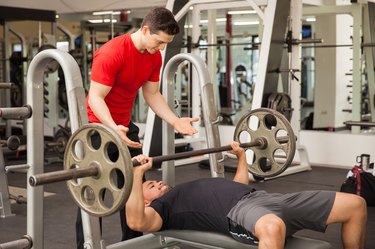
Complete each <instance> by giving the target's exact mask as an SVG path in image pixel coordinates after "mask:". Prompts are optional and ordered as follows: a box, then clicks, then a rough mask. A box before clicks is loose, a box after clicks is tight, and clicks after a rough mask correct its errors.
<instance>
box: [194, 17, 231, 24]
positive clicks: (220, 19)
mask: <svg viewBox="0 0 375 249" xmlns="http://www.w3.org/2000/svg"><path fill="white" fill-rule="evenodd" d="M225 21H227V19H226V18H216V22H225ZM200 23H201V24H204V23H208V20H200Z"/></svg>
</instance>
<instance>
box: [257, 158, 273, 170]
mask: <svg viewBox="0 0 375 249" xmlns="http://www.w3.org/2000/svg"><path fill="white" fill-rule="evenodd" d="M258 163H259V168H260V169H261V170H262V171H263V172H267V171H270V170H271V169H272V165H271V163H270V161H269V160H268V158H266V157H261V158H259V160H258Z"/></svg>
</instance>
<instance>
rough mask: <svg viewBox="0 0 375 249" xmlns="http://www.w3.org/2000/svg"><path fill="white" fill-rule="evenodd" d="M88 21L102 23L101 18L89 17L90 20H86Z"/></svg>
mask: <svg viewBox="0 0 375 249" xmlns="http://www.w3.org/2000/svg"><path fill="white" fill-rule="evenodd" d="M88 21H89V22H90V23H102V22H103V20H102V19H91V20H88Z"/></svg>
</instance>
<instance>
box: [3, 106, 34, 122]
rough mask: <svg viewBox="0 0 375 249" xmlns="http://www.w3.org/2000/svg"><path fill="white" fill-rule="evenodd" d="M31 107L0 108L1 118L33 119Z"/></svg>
mask: <svg viewBox="0 0 375 249" xmlns="http://www.w3.org/2000/svg"><path fill="white" fill-rule="evenodd" d="M31 114H32V109H31V106H29V105H26V106H23V107H4V108H0V118H4V119H17V120H23V119H28V118H30V117H31Z"/></svg>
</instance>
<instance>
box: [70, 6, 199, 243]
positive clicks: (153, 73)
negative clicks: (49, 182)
mask: <svg viewBox="0 0 375 249" xmlns="http://www.w3.org/2000/svg"><path fill="white" fill-rule="evenodd" d="M178 32H179V26H178V24H177V22H176V20H175V19H174V16H173V14H172V13H171V12H170V11H169V10H168V9H166V8H154V9H152V10H151V11H149V12H148V14H146V16H145V17H144V19H143V22H142V24H141V28H140V29H139V30H137V31H136V32H135V33H132V34H125V35H121V36H118V37H116V38H113V39H112V40H110V41H108V42H107V43H106V44H104V45H103V46H102V47H101V48H99V49H98V50H97V51H96V52H95V55H94V59H93V64H92V70H91V84H90V90H89V93H88V96H87V99H86V104H87V112H88V117H89V122H93V123H102V124H104V125H107V126H108V127H110V128H112V129H114V130H115V131H116V132H117V133H118V134H119V135H120V137H121V138H122V139H123V140H124V141H125V142H126V144H127V145H128V147H129V151H130V154H131V156H132V157H134V156H136V155H138V154H141V153H142V144H141V143H140V139H139V136H138V132H139V129H138V127H137V126H136V125H135V124H133V123H132V122H131V120H130V118H131V111H132V107H133V103H134V99H135V97H136V95H137V93H138V90H139V88H141V87H142V92H143V96H144V98H145V100H146V102H147V104H148V105H149V106H150V107H151V109H152V110H153V111H154V112H155V113H156V114H157V115H158V116H159V117H160V118H161V119H163V120H164V121H166V122H167V123H169V124H170V125H172V126H173V127H174V129H175V130H176V131H178V132H180V133H182V134H185V135H193V134H195V133H197V131H196V130H195V129H194V128H193V127H192V125H191V123H192V122H196V121H198V119H197V118H178V117H177V116H176V115H175V114H174V112H173V111H172V110H171V109H170V108H169V106H168V104H167V102H166V101H165V99H164V98H163V96H162V95H161V93H160V91H159V80H160V79H159V77H160V69H161V66H162V56H161V53H160V50H163V49H164V48H165V47H166V45H167V44H168V43H170V42H171V41H172V40H173V38H174V36H175V35H176V34H177V33H178ZM117 153H118V152H117V151H116V150H113V151H110V152H109V154H111V155H110V156H113V157H114V158H116V154H117ZM123 181H124V179H121V178H120V177H119V179H118V184H119V186H121V185H123ZM120 217H121V228H122V240H126V239H130V238H134V237H137V236H140V235H142V233H138V232H134V231H132V230H130V229H129V228H128V226H127V225H126V220H125V217H126V216H125V209H122V210H121V211H120ZM76 229H77V246H78V247H77V248H79V249H80V248H83V242H84V238H83V229H82V221H81V216H80V211H79V212H78V217H77V222H76Z"/></svg>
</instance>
